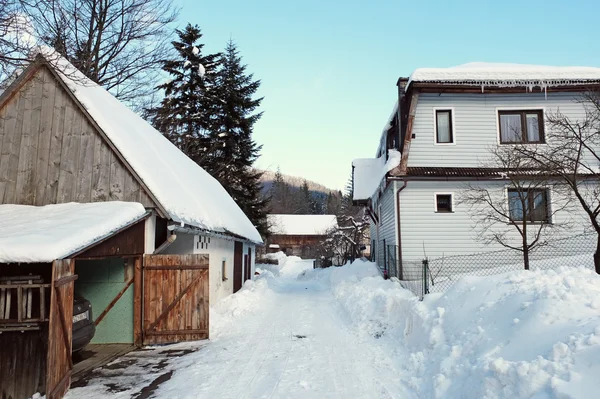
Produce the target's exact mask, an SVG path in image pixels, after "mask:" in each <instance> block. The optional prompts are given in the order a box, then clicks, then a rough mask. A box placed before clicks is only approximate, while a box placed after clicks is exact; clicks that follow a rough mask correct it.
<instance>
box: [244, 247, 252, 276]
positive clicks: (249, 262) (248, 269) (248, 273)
mask: <svg viewBox="0 0 600 399" xmlns="http://www.w3.org/2000/svg"><path fill="white" fill-rule="evenodd" d="M244 258H245V263H246V265H245V269H246V280H252V248H248V255H244Z"/></svg>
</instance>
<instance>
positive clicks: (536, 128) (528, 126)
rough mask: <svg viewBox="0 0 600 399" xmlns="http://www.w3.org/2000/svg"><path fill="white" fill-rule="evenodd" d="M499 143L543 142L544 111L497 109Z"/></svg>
mask: <svg viewBox="0 0 600 399" xmlns="http://www.w3.org/2000/svg"><path fill="white" fill-rule="evenodd" d="M498 119H499V121H500V143H502V144H519V143H537V144H541V143H544V113H543V111H541V110H537V111H498Z"/></svg>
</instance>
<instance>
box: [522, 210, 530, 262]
mask: <svg viewBox="0 0 600 399" xmlns="http://www.w3.org/2000/svg"><path fill="white" fill-rule="evenodd" d="M522 238H523V265H524V266H525V270H529V245H528V243H527V221H525V220H524V221H523V234H522Z"/></svg>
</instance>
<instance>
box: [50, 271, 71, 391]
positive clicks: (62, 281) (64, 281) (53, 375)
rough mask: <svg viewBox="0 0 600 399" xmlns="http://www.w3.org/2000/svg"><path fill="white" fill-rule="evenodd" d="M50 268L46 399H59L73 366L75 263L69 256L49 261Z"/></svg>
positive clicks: (65, 387) (69, 381) (67, 382)
mask: <svg viewBox="0 0 600 399" xmlns="http://www.w3.org/2000/svg"><path fill="white" fill-rule="evenodd" d="M52 269H53V270H52V294H51V298H50V321H49V323H48V357H47V364H48V367H47V370H46V398H47V399H60V398H62V397H63V396H64V394H65V393H66V392H67V390H68V389H69V385H70V384H71V371H72V369H73V364H72V360H71V343H72V338H73V333H72V327H73V294H74V292H73V291H74V279H75V277H76V276H74V272H75V262H74V261H72V260H70V259H64V260H57V261H54V263H53V264H52Z"/></svg>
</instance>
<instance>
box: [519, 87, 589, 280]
mask: <svg viewBox="0 0 600 399" xmlns="http://www.w3.org/2000/svg"><path fill="white" fill-rule="evenodd" d="M576 102H577V103H578V104H579V105H580V106H581V107H582V108H583V110H584V113H583V118H579V119H572V118H570V117H568V116H567V115H565V114H563V113H562V112H560V110H557V111H556V112H552V113H549V114H548V115H547V117H546V126H547V128H548V129H547V130H548V131H547V133H546V142H547V145H545V146H532V147H525V146H523V147H519V148H518V150H519V152H520V154H521V156H523V157H527V158H529V159H530V160H532V161H533V162H534V163H535V164H536V167H538V168H543V169H546V170H549V171H551V173H552V174H554V175H556V176H557V177H558V178H559V179H560V180H561V181H562V183H563V184H564V185H565V186H566V187H568V188H569V189H570V190H571V192H572V194H573V196H574V198H575V199H576V201H575V203H577V204H578V205H579V206H580V208H581V209H583V211H584V213H585V215H586V216H587V219H588V220H589V223H590V225H591V226H592V228H593V229H594V231H595V232H596V235H597V244H596V252H595V254H594V266H595V269H596V273H598V274H600V220H599V215H600V185H599V183H600V169H599V168H600V93H597V92H588V93H585V94H583V95H582V96H580V97H579V98H578V99H576Z"/></svg>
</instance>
